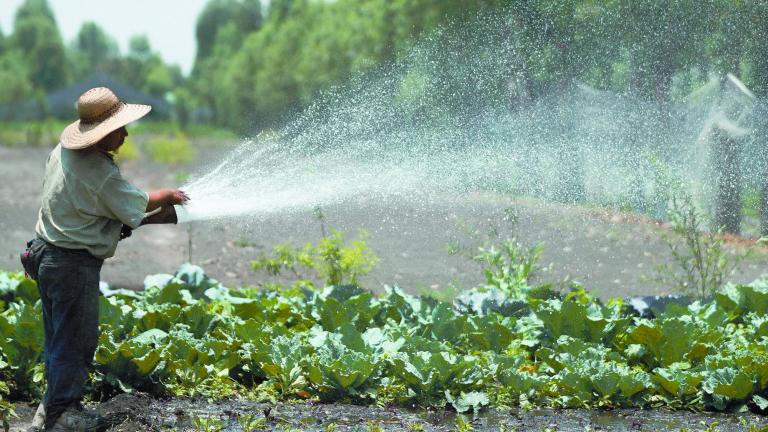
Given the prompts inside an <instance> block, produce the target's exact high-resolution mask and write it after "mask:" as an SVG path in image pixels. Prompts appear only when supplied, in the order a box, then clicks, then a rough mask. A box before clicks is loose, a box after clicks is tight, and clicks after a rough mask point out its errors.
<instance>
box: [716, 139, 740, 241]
mask: <svg viewBox="0 0 768 432" xmlns="http://www.w3.org/2000/svg"><path fill="white" fill-rule="evenodd" d="M712 147H713V149H712V150H713V155H714V162H715V167H716V172H715V183H716V188H717V189H716V197H715V200H716V201H715V227H714V228H718V229H719V228H722V229H723V230H724V231H726V232H729V233H733V234H738V233H739V230H740V224H741V170H740V167H739V153H740V145H739V143H738V140H737V139H736V138H733V137H731V136H730V135H729V134H728V132H726V131H724V130H722V129H719V128H718V129H715V130H714V132H713V133H712Z"/></svg>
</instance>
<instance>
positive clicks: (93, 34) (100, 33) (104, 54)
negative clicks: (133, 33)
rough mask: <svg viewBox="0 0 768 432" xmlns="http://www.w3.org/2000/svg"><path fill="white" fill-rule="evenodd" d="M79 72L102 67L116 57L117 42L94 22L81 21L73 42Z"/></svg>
mask: <svg viewBox="0 0 768 432" xmlns="http://www.w3.org/2000/svg"><path fill="white" fill-rule="evenodd" d="M74 50H75V52H74V55H75V56H76V57H77V59H76V60H77V62H78V63H79V65H78V66H79V70H80V72H87V71H92V70H96V69H101V68H103V67H104V66H105V65H106V63H107V61H108V60H110V59H112V58H114V57H117V55H118V48H117V43H116V42H115V41H114V39H112V38H111V37H109V36H108V35H107V34H106V33H105V32H104V30H103V29H102V28H101V27H100V26H99V25H98V24H96V23H94V22H92V21H88V22H85V23H83V25H82V26H81V27H80V31H79V32H78V33H77V37H76V38H75V42H74Z"/></svg>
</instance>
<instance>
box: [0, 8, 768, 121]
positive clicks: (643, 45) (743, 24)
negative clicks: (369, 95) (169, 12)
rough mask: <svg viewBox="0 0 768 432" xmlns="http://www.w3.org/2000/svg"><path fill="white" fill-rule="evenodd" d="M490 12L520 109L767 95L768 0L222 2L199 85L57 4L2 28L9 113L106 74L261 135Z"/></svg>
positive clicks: (140, 46)
mask: <svg viewBox="0 0 768 432" xmlns="http://www.w3.org/2000/svg"><path fill="white" fill-rule="evenodd" d="M478 14H494V15H496V16H500V17H501V18H502V19H503V20H504V23H505V25H506V28H505V29H503V31H504V32H505V35H506V36H505V37H507V38H508V42H509V44H510V46H512V47H514V49H513V50H510V56H511V57H512V58H511V59H510V69H509V76H508V77H505V78H504V79H506V80H507V82H506V83H505V85H507V87H508V89H509V93H510V100H511V101H512V103H513V104H517V103H525V102H526V101H530V100H535V99H536V98H538V97H541V96H542V95H546V94H549V93H551V92H552V91H556V90H558V89H561V88H563V86H567V85H568V84H569V83H571V82H573V81H574V80H579V81H582V82H586V83H587V84H589V85H591V86H593V87H596V88H598V89H605V90H611V91H615V92H617V93H621V94H630V95H633V96H636V97H639V98H644V99H648V100H653V101H655V102H657V103H658V106H661V107H664V106H665V105H666V104H668V103H669V102H670V101H671V100H672V99H673V98H674V97H675V91H676V90H678V91H680V90H682V91H685V90H688V89H692V88H695V87H696V86H697V85H699V84H701V83H702V82H704V81H705V80H706V79H707V78H708V76H709V75H710V74H711V73H713V72H716V73H725V72H732V73H734V74H736V75H737V76H739V77H740V78H741V79H742V80H743V81H744V82H745V83H746V84H747V86H748V87H749V88H750V89H751V90H753V91H754V92H755V93H756V94H757V95H758V96H759V97H765V96H766V95H768V2H765V1H764V0H738V1H737V0H677V1H670V2H660V1H656V0H603V1H597V0H336V1H321V0H272V1H270V2H264V3H262V2H261V1H259V0H211V1H210V2H209V3H208V4H207V6H206V7H205V9H204V10H203V12H202V13H201V15H200V16H199V18H198V22H197V28H196V37H197V44H198V50H197V57H196V59H195V63H194V68H193V70H192V73H191V74H190V75H189V76H185V75H184V74H183V73H182V72H181V70H180V69H179V68H178V67H177V66H171V65H167V64H165V63H164V62H163V60H162V59H161V58H160V56H159V55H158V54H157V53H156V52H154V51H153V50H152V47H151V46H150V44H149V42H148V40H147V38H146V37H144V36H140V35H139V36H136V37H134V38H133V39H132V40H131V41H130V44H129V49H128V52H126V53H121V52H120V51H119V50H118V48H117V44H116V43H115V41H114V40H113V39H112V38H111V37H110V36H109V35H108V34H107V33H106V31H105V30H104V29H102V28H101V27H100V26H99V25H98V24H97V23H85V24H84V25H83V26H82V28H81V29H80V32H79V33H78V35H77V37H76V38H75V40H74V41H64V40H62V37H61V35H60V32H59V29H58V26H57V23H56V19H55V17H54V15H53V13H52V11H51V9H50V7H49V5H48V4H47V2H46V1H45V0H27V1H26V2H25V3H24V4H23V5H22V6H21V7H20V8H19V9H18V11H17V12H16V17H15V21H14V26H13V29H12V31H10V32H8V33H7V34H4V33H3V32H1V31H0V82H2V86H0V105H3V104H6V105H7V104H14V103H19V102H21V101H25V100H29V99H30V98H32V99H34V98H37V99H42V98H43V97H44V95H45V94H47V93H49V92H51V91H54V90H56V89H59V88H61V87H64V86H66V85H68V84H70V83H73V82H78V81H79V80H82V79H84V78H85V77H87V76H89V75H90V74H93V73H94V72H95V71H103V72H106V73H108V74H110V75H111V76H113V77H115V78H116V79H118V80H120V81H122V82H124V83H126V84H129V85H131V86H133V87H135V88H137V89H139V90H142V91H144V92H146V93H148V94H151V95H154V96H159V97H163V98H165V99H167V100H169V101H171V102H172V104H173V105H174V107H175V108H174V116H175V117H176V118H177V119H178V120H179V121H180V122H182V123H186V122H188V121H189V120H190V119H193V120H195V121H200V120H203V121H208V122H211V123H214V124H216V125H219V126H224V127H228V128H231V129H235V130H241V131H242V130H248V131H254V130H260V129H263V128H267V127H275V126H279V124H280V123H281V122H282V121H284V120H285V119H286V118H287V117H286V115H287V114H289V113H292V112H295V111H296V110H299V109H301V108H303V107H306V106H307V105H308V104H310V103H311V102H312V101H313V100H314V99H315V98H316V97H317V96H318V94H319V93H320V92H321V91H323V90H324V89H328V88H330V87H333V86H337V85H343V84H345V83H346V82H348V81H349V80H350V79H351V78H352V77H354V76H359V75H360V74H361V73H366V72H370V71H374V70H376V69H377V68H380V67H381V66H382V65H386V64H388V63H392V62H395V61H397V60H398V58H399V57H401V56H403V55H406V54H407V53H408V48H409V47H410V46H413V45H414V44H415V43H416V41H417V40H418V38H419V36H420V35H422V34H424V33H425V32H429V31H430V30H432V29H434V28H436V27H438V26H445V25H448V26H454V25H455V26H460V25H461V23H462V22H463V21H464V20H466V19H470V18H473V17H476V16H477V15H478ZM193 113H195V115H193Z"/></svg>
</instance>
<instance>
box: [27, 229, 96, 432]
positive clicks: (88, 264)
mask: <svg viewBox="0 0 768 432" xmlns="http://www.w3.org/2000/svg"><path fill="white" fill-rule="evenodd" d="M40 242H43V240H40V239H36V240H34V241H33V243H36V244H38V245H40ZM41 246H42V248H40V255H39V257H37V259H36V260H35V264H36V266H35V267H36V270H37V272H36V273H37V274H36V275H33V276H36V280H37V286H38V289H39V291H40V299H41V301H42V306H43V325H44V327H45V345H44V347H45V349H44V354H43V358H44V359H45V378H46V381H47V382H48V387H47V388H46V390H45V395H44V398H43V405H44V406H45V409H46V419H45V423H46V427H48V426H50V425H52V424H53V423H54V422H55V421H56V419H57V418H58V417H59V415H61V413H62V412H63V411H64V410H65V409H66V408H67V407H68V406H69V405H71V404H74V403H78V402H80V401H81V400H82V397H83V385H84V384H85V381H86V379H87V378H88V370H89V369H90V368H91V366H92V362H93V355H94V353H95V352H96V347H97V345H98V339H99V280H100V277H99V274H100V272H101V265H102V263H103V260H101V259H99V258H96V257H94V256H93V255H91V254H90V253H89V252H88V251H86V250H73V249H64V248H60V247H56V246H53V245H51V244H48V243H44V244H42V245H41ZM33 247H34V246H33Z"/></svg>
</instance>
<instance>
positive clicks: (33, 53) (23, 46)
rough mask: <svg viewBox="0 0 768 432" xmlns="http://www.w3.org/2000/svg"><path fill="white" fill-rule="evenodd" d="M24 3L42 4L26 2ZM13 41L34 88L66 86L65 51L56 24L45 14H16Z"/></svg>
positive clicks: (47, 88) (67, 72) (51, 88)
mask: <svg viewBox="0 0 768 432" xmlns="http://www.w3.org/2000/svg"><path fill="white" fill-rule="evenodd" d="M27 3H45V2H44V1H43V2H38V1H33V0H28V2H27ZM19 17H21V18H19ZM13 39H14V45H15V47H16V48H17V49H18V50H19V51H21V52H23V53H24V57H25V59H26V60H27V66H28V69H29V73H30V79H31V81H32V83H33V84H34V85H35V87H38V88H41V89H43V90H45V91H51V90H54V89H57V88H60V87H62V86H63V85H65V84H66V83H67V81H68V76H69V71H68V68H67V58H66V51H65V49H64V44H63V43H62V41H61V35H60V34H59V29H58V28H57V27H56V22H55V21H53V20H51V19H49V17H48V16H47V15H45V14H39V15H31V14H29V13H23V14H21V13H20V14H17V19H16V22H15V25H14V33H13Z"/></svg>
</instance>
